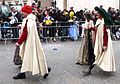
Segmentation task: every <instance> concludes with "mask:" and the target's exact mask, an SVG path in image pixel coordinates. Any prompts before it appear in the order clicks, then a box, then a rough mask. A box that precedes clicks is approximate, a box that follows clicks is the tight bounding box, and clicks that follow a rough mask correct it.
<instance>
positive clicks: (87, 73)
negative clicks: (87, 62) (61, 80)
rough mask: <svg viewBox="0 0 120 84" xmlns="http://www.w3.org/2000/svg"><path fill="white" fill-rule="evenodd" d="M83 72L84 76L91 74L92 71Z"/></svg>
mask: <svg viewBox="0 0 120 84" xmlns="http://www.w3.org/2000/svg"><path fill="white" fill-rule="evenodd" d="M82 73H83V74H84V76H88V75H90V74H91V72H90V71H83V72H82Z"/></svg>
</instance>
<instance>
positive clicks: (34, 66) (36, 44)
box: [19, 14, 48, 76]
mask: <svg viewBox="0 0 120 84" xmlns="http://www.w3.org/2000/svg"><path fill="white" fill-rule="evenodd" d="M35 19H36V17H35V16H34V15H33V14H29V15H28V16H27V18H25V19H24V20H23V23H22V29H23V28H24V26H25V23H26V20H28V22H27V30H28V35H27V39H26V41H25V42H23V43H22V44H21V45H20V53H19V54H20V56H21V58H22V60H23V63H22V67H21V73H22V72H27V71H30V72H32V75H35V74H41V75H42V76H43V75H44V74H46V73H48V69H47V63H46V58H45V54H44V51H43V48H42V45H41V42H40V39H39V36H38V33H37V26H36V21H35Z"/></svg>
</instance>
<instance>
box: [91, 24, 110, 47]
mask: <svg viewBox="0 0 120 84" xmlns="http://www.w3.org/2000/svg"><path fill="white" fill-rule="evenodd" d="M90 29H91V30H93V31H94V32H95V36H96V32H97V30H96V28H93V27H91V28H90ZM103 33H104V34H103V46H105V47H107V45H108V33H107V27H106V25H104V29H103Z"/></svg>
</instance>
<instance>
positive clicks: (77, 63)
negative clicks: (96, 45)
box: [75, 62, 83, 65]
mask: <svg viewBox="0 0 120 84" xmlns="http://www.w3.org/2000/svg"><path fill="white" fill-rule="evenodd" d="M75 64H76V65H83V64H81V63H79V62H76V63H75Z"/></svg>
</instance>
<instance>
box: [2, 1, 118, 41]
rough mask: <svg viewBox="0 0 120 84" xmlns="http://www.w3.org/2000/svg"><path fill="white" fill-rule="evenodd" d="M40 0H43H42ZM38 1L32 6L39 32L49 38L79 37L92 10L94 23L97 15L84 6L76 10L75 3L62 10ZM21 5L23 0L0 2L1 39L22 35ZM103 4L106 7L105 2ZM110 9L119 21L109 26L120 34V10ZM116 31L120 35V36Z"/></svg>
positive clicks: (110, 14)
mask: <svg viewBox="0 0 120 84" xmlns="http://www.w3.org/2000/svg"><path fill="white" fill-rule="evenodd" d="M37 3H40V2H39V1H38V2H37ZM37 3H32V9H33V14H34V15H35V16H36V18H37V22H38V23H37V25H38V34H39V36H40V38H42V39H43V40H44V41H46V39H47V38H48V39H49V38H50V39H53V40H54V41H55V38H61V41H64V40H66V39H67V38H70V39H72V40H76V39H78V38H80V37H82V36H83V33H82V29H83V28H82V24H83V23H84V22H85V16H84V15H85V14H88V13H89V14H90V17H91V19H92V20H93V21H94V23H95V22H96V19H97V15H96V12H95V11H94V10H91V11H90V10H89V9H80V10H79V11H76V12H75V11H74V7H70V9H69V10H66V9H64V10H59V8H57V7H56V6H53V5H51V6H50V7H46V8H45V10H43V9H41V6H40V4H39V5H37ZM24 5H25V4H24ZM21 7H22V5H20V4H19V2H16V3H15V4H14V5H12V4H8V5H6V4H5V2H3V3H2V4H0V27H1V28H0V31H1V32H0V39H3V40H8V39H11V40H14V39H18V37H19V31H20V30H19V29H18V28H17V25H18V24H20V23H21V22H22V20H23V16H22V13H21V11H20V9H21ZM102 7H103V8H104V6H102ZM107 13H108V15H109V16H110V17H111V19H112V20H113V22H114V23H115V24H114V25H112V26H110V27H109V28H110V30H111V36H113V37H114V38H115V37H120V30H119V27H120V10H119V9H115V8H112V7H109V8H108V11H107ZM118 30H119V31H118ZM116 33H117V35H118V36H116ZM118 39H119V38H118Z"/></svg>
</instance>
